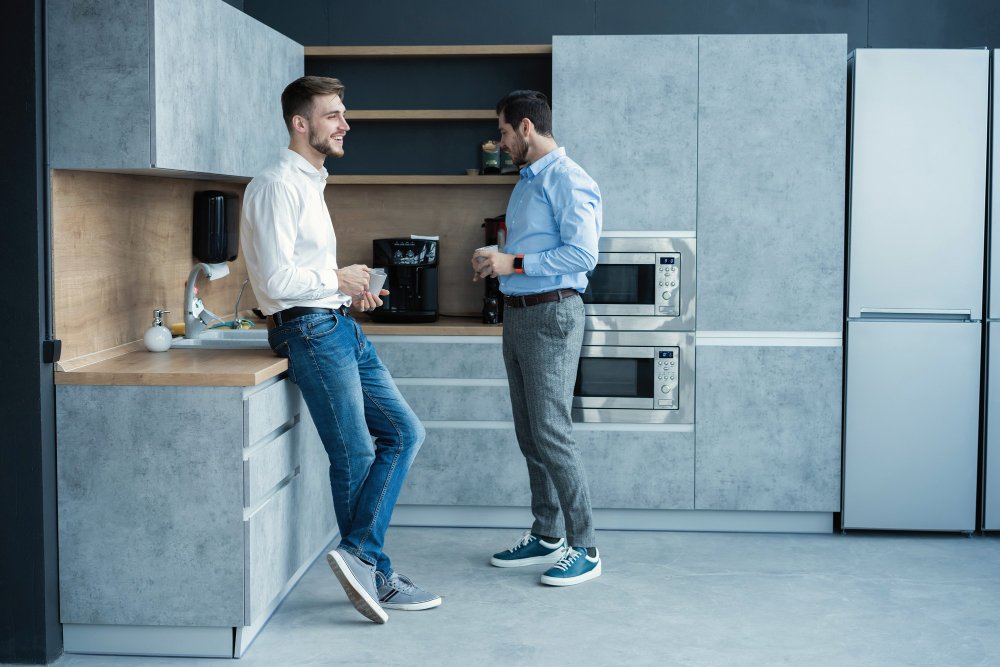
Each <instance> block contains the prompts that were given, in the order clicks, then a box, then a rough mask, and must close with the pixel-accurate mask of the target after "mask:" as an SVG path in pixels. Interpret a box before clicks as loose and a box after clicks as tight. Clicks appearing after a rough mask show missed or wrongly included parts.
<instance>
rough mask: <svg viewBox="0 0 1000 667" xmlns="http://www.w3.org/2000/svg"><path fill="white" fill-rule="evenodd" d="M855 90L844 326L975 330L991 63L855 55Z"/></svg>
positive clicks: (985, 56)
mask: <svg viewBox="0 0 1000 667" xmlns="http://www.w3.org/2000/svg"><path fill="white" fill-rule="evenodd" d="M851 81H852V84H851V85H852V88H851V90H852V105H851V116H852V125H851V129H852V131H851V142H850V182H849V195H850V199H849V202H848V216H849V229H850V232H849V233H850V237H849V250H848V252H849V266H848V269H849V272H850V273H849V277H848V317H852V318H856V317H861V316H862V315H863V314H865V311H869V312H878V311H880V310H883V309H898V310H906V311H915V312H937V311H945V312H956V311H957V312H961V313H966V312H967V313H968V316H969V318H970V319H974V320H979V319H982V300H983V296H982V291H983V256H984V254H985V248H984V242H985V238H986V234H985V229H986V227H985V225H986V160H987V152H986V150H985V148H984V147H985V146H986V145H987V128H988V115H989V99H988V98H989V51H986V50H971V49H969V50H935V49H920V50H910V49H859V50H857V51H856V52H855V57H854V61H853V69H852V76H851Z"/></svg>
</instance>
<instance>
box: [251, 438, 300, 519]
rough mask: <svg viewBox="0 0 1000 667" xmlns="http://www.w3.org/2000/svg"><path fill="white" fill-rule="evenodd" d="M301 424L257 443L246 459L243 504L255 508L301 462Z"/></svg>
mask: <svg viewBox="0 0 1000 667" xmlns="http://www.w3.org/2000/svg"><path fill="white" fill-rule="evenodd" d="M301 440H302V427H301V425H300V424H296V425H295V426H293V427H292V428H290V429H288V430H287V431H285V432H284V433H282V434H281V435H279V436H278V437H277V438H275V439H273V440H271V441H269V442H266V443H264V444H261V445H258V446H256V447H254V449H253V450H251V451H250V452H249V456H248V457H247V458H246V460H244V461H243V506H244V507H247V508H252V507H254V506H256V505H257V503H259V502H260V501H261V500H262V499H263V498H265V497H266V496H267V493H268V492H269V491H271V490H272V489H273V488H274V487H275V486H277V485H278V483H279V482H281V481H282V480H284V479H286V478H287V477H288V476H289V475H290V474H292V472H293V471H294V470H295V469H296V468H297V467H298V466H299V457H300V451H301Z"/></svg>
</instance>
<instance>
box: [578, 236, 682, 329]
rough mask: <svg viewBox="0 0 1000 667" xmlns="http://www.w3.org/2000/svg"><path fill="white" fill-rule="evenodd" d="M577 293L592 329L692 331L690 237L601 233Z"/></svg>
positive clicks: (588, 326) (587, 322) (588, 327)
mask: <svg viewBox="0 0 1000 667" xmlns="http://www.w3.org/2000/svg"><path fill="white" fill-rule="evenodd" d="M598 243H599V244H598V257H597V266H596V267H595V268H594V270H593V271H592V272H591V274H590V277H589V281H588V285H587V291H586V292H585V293H584V295H583V302H584V309H585V311H586V314H587V320H586V328H587V329H589V330H592V331H694V328H695V326H694V324H695V292H696V285H695V275H696V271H695V239H694V237H693V236H691V237H680V236H674V237H658V238H650V237H602V238H601V239H600V241H599V242H598Z"/></svg>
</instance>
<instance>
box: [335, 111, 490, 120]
mask: <svg viewBox="0 0 1000 667" xmlns="http://www.w3.org/2000/svg"><path fill="white" fill-rule="evenodd" d="M496 119H497V112H496V111H494V110H493V109H361V110H351V109H348V111H347V122H349V123H352V122H354V121H356V120H494V121H495V120H496Z"/></svg>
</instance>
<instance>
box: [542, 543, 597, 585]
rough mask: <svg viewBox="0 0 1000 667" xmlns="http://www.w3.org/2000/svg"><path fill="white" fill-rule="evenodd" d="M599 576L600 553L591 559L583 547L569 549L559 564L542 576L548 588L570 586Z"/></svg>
mask: <svg viewBox="0 0 1000 667" xmlns="http://www.w3.org/2000/svg"><path fill="white" fill-rule="evenodd" d="M599 576H601V553H600V552H597V555H596V556H594V557H593V558H591V557H590V556H588V555H587V550H586V549H584V548H583V547H570V548H569V549H567V550H566V555H565V556H563V557H562V558H561V559H559V562H558V563H556V564H555V565H553V566H552V567H550V568H549V569H548V570H546V571H545V574H543V575H542V583H543V584H548V585H549V586H572V585H573V584H582V583H583V582H585V581H590V580H591V579H596V578H597V577H599Z"/></svg>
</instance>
